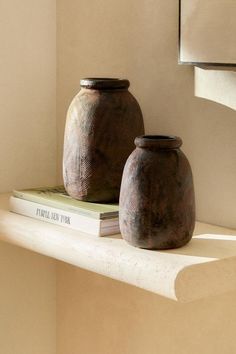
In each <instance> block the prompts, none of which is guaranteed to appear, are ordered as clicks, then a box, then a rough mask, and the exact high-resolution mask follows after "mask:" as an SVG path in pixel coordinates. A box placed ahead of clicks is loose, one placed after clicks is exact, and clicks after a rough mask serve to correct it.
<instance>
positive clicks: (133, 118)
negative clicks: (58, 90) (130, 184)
mask: <svg viewBox="0 0 236 354" xmlns="http://www.w3.org/2000/svg"><path fill="white" fill-rule="evenodd" d="M80 85H81V90H80V92H79V93H78V95H77V96H76V97H75V98H74V99H73V101H72V103H71V105H70V107H69V110H68V114H67V120H66V127H65V137H64V154H63V178H64V185H65V188H66V190H67V192H68V194H69V195H70V196H72V197H73V198H76V199H79V200H84V201H91V202H116V201H118V200H119V192H120V184H121V177H122V172H123V168H124V165H125V162H126V159H127V158H128V156H129V155H130V153H131V152H132V150H133V142H134V139H135V137H136V136H137V135H139V134H140V133H141V134H143V132H144V125H143V117H142V112H141V109H140V107H139V104H138V103H137V101H136V99H135V98H134V97H133V96H132V94H131V93H130V92H129V91H128V87H129V81H128V80H119V79H83V80H81V82H80Z"/></svg>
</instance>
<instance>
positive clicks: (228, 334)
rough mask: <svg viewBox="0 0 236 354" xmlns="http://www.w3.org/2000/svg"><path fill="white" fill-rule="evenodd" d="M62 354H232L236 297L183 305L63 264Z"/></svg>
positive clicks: (235, 343) (59, 333)
mask: <svg viewBox="0 0 236 354" xmlns="http://www.w3.org/2000/svg"><path fill="white" fill-rule="evenodd" d="M57 275H58V281H57V284H58V285H57V294H58V297H57V316H58V320H57V326H58V327H57V347H58V351H57V354H67V353H70V354H190V353H191V354H199V353H201V354H222V353H224V354H232V353H235V352H236V341H235V330H236V327H235V323H236V321H235V319H236V305H235V296H236V293H235V292H232V293H228V294H225V295H221V296H215V297H211V298H208V299H203V300H198V301H195V302H191V303H187V304H180V303H177V302H174V301H171V300H168V299H165V298H163V297H160V296H158V295H155V294H152V293H149V292H147V291H144V290H141V289H138V288H135V287H132V286H129V285H126V284H124V283H121V282H116V281H113V280H111V279H109V278H104V277H102V276H99V275H96V274H94V273H90V272H87V271H85V270H81V269H78V268H76V267H72V266H70V265H65V264H63V263H60V264H58V268H57Z"/></svg>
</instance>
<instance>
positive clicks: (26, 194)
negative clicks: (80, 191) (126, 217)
mask: <svg viewBox="0 0 236 354" xmlns="http://www.w3.org/2000/svg"><path fill="white" fill-rule="evenodd" d="M13 196H14V197H17V198H20V199H25V200H29V201H31V202H34V203H40V204H43V205H47V206H51V207H54V208H57V209H61V210H65V211H69V212H72V213H75V214H79V215H85V216H89V217H92V218H95V219H100V220H103V219H113V218H117V217H118V214H119V205H118V204H104V203H90V202H84V201H80V200H77V199H74V198H72V197H70V196H69V195H68V194H67V192H66V190H65V188H64V186H54V187H40V188H31V189H23V190H14V191H13Z"/></svg>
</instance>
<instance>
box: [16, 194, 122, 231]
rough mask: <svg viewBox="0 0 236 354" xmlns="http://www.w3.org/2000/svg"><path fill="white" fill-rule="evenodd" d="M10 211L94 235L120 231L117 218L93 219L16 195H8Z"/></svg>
mask: <svg viewBox="0 0 236 354" xmlns="http://www.w3.org/2000/svg"><path fill="white" fill-rule="evenodd" d="M10 211H12V212H14V213H17V214H21V215H24V216H29V217H31V218H34V219H38V220H42V221H46V222H49V223H52V224H56V225H60V226H65V227H68V228H70V229H74V230H78V231H81V232H85V233H88V234H92V235H96V236H108V235H114V234H117V233H119V232H120V229H119V219H118V218H112V219H105V220H101V219H94V218H91V217H88V216H84V215H79V214H76V213H71V212H68V211H65V210H61V209H58V208H53V207H50V206H47V205H44V204H39V203H35V202H31V201H29V200H25V199H20V198H17V197H10Z"/></svg>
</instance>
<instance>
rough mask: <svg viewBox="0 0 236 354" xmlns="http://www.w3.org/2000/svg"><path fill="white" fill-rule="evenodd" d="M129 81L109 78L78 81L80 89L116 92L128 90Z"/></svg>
mask: <svg viewBox="0 0 236 354" xmlns="http://www.w3.org/2000/svg"><path fill="white" fill-rule="evenodd" d="M129 85H130V82H129V80H127V79H119V78H109V77H91V78H90V77H88V78H84V79H81V80H80V86H81V87H82V88H87V89H92V90H117V89H128V87H129Z"/></svg>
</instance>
